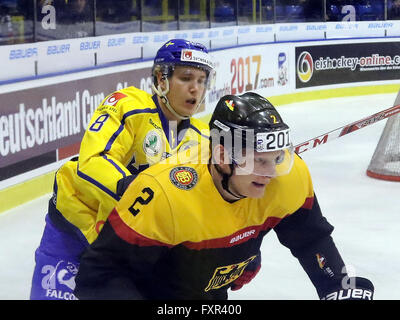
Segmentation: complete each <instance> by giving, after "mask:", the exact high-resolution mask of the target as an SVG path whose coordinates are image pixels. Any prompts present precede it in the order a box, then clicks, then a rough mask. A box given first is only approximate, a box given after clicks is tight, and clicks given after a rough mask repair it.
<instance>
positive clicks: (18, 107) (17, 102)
mask: <svg viewBox="0 0 400 320" xmlns="http://www.w3.org/2000/svg"><path fill="white" fill-rule="evenodd" d="M150 74H151V69H150V68H143V69H136V70H132V71H126V72H119V73H114V74H108V75H103V76H96V77H91V78H85V79H80V80H75V81H69V82H63V83H58V84H54V85H47V86H42V87H36V88H31V89H26V90H21V91H15V92H10V93H3V94H0V100H1V109H0V156H1V161H0V181H1V180H4V179H7V178H9V177H12V176H14V175H17V174H20V173H23V172H25V171H29V170H31V169H34V168H37V167H38V166H42V165H45V164H48V163H51V162H54V161H57V160H61V159H60V156H59V155H60V154H63V156H64V157H68V156H72V155H73V154H75V153H76V150H77V148H76V147H75V148H70V152H69V151H68V148H69V147H70V146H74V145H75V146H77V147H79V142H80V140H81V139H82V137H83V134H84V131H85V129H86V127H87V125H88V122H89V120H90V118H91V115H92V113H93V111H94V110H95V108H97V106H98V105H99V104H100V103H101V101H102V100H103V99H104V98H105V97H106V96H107V95H108V94H110V93H111V92H113V91H115V90H119V89H122V88H123V87H127V86H128V85H134V86H136V87H138V88H142V89H145V90H147V91H149V90H150V83H151V77H150ZM57 151H58V156H57Z"/></svg>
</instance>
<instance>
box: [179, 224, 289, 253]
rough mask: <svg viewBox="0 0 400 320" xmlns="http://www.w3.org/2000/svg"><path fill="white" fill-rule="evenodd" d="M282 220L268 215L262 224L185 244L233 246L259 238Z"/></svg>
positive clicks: (212, 247) (211, 246) (199, 248)
mask: <svg viewBox="0 0 400 320" xmlns="http://www.w3.org/2000/svg"><path fill="white" fill-rule="evenodd" d="M281 220H282V218H277V217H268V218H267V220H265V222H264V223H263V224H262V225H259V226H250V227H246V228H243V229H240V230H239V231H237V232H235V233H233V234H231V235H229V236H227V237H223V238H217V239H210V240H203V241H199V242H191V241H187V242H184V243H183V245H184V246H186V247H187V248H189V249H194V250H201V249H215V248H226V247H233V246H236V245H238V244H241V243H243V242H246V241H248V240H249V239H252V238H257V237H258V234H259V233H260V232H261V231H264V230H267V229H268V228H273V227H275V226H276V225H277V224H278V223H279V222H280V221H281Z"/></svg>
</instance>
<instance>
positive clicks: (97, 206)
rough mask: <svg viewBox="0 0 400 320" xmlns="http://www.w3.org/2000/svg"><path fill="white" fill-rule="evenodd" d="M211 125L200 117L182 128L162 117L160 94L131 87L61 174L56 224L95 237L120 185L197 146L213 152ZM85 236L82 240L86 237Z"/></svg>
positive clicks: (115, 97)
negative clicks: (128, 178) (210, 134)
mask: <svg viewBox="0 0 400 320" xmlns="http://www.w3.org/2000/svg"><path fill="white" fill-rule="evenodd" d="M208 143H209V130H208V125H207V124H205V123H203V122H201V121H200V120H198V119H195V118H191V119H188V120H183V121H182V122H181V123H180V124H179V126H177V125H176V123H174V122H169V121H168V120H167V119H166V118H165V116H164V114H163V113H162V111H161V109H160V106H159V104H158V101H157V98H156V96H151V95H150V94H148V93H146V92H144V91H142V90H139V89H137V88H135V87H128V88H125V89H122V90H120V91H117V92H114V93H112V94H111V95H109V96H108V97H106V98H105V99H104V101H103V102H102V103H101V105H100V106H99V107H98V108H97V109H96V110H95V112H94V114H93V116H92V119H91V121H90V123H89V125H88V127H87V129H86V131H85V134H84V137H83V139H82V142H81V147H80V152H79V159H75V160H71V161H68V162H67V163H65V164H64V165H63V166H62V167H61V168H60V169H59V170H58V171H57V173H56V179H55V186H54V198H53V199H52V202H53V203H55V204H56V210H49V214H50V217H51V218H52V221H53V222H54V221H55V222H56V225H57V224H64V226H62V227H63V228H68V224H72V226H73V227H72V229H73V230H74V231H75V232H76V233H77V234H78V236H80V237H81V238H82V239H83V240H84V241H87V242H88V243H91V242H93V241H94V239H96V237H97V235H98V233H99V231H100V230H101V228H102V226H103V224H104V222H105V221H106V219H107V216H108V214H109V213H110V212H111V210H112V208H113V207H114V206H115V204H116V202H117V201H118V200H119V198H120V197H119V196H118V195H117V191H116V188H117V182H118V181H119V180H120V179H121V178H123V177H126V176H128V175H131V174H137V173H139V172H141V171H143V170H144V169H146V168H147V167H149V166H150V165H152V164H154V163H157V162H159V161H160V160H162V159H166V158H168V157H170V156H171V155H172V154H175V153H176V152H177V151H178V150H185V149H187V148H188V147H192V146H194V145H197V146H200V147H201V148H206V149H208ZM82 236H83V237H82Z"/></svg>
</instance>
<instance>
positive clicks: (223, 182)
mask: <svg viewBox="0 0 400 320" xmlns="http://www.w3.org/2000/svg"><path fill="white" fill-rule="evenodd" d="M214 167H215V169H216V170H217V172H218V173H219V174H220V175H221V176H222V180H221V185H222V188H223V189H224V190H225V191H226V192H228V193H229V194H230V195H231V196H234V197H235V198H237V199H238V200H240V199H244V198H247V197H246V196H244V195H242V194H240V193H237V194H235V193H234V192H232V191H231V190H230V189H229V179H230V178H231V177H232V175H233V171H234V170H235V167H234V165H233V164H230V165H229V167H230V168H231V173H230V174H227V173H224V172H223V171H222V169H221V167H220V166H219V165H217V164H215V165H214Z"/></svg>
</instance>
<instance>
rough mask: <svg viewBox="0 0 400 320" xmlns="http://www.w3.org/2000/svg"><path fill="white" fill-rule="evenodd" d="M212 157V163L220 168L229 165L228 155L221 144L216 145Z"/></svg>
mask: <svg viewBox="0 0 400 320" xmlns="http://www.w3.org/2000/svg"><path fill="white" fill-rule="evenodd" d="M212 156H213V159H214V163H215V164H218V165H220V166H221V168H223V167H224V165H228V164H229V163H230V156H229V153H228V151H227V150H226V149H225V148H224V146H223V145H222V144H218V145H216V146H215V147H214V149H213V154H212Z"/></svg>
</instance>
